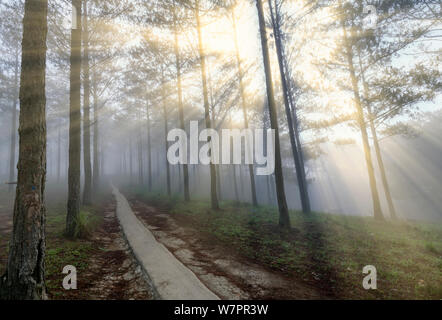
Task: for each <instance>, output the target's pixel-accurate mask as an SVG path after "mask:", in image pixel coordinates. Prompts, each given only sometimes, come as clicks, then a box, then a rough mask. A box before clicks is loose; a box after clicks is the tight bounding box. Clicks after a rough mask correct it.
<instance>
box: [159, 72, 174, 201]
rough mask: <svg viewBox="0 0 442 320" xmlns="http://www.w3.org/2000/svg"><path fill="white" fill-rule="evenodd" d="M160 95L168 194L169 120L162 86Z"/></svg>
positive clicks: (169, 187) (168, 192) (169, 193)
mask: <svg viewBox="0 0 442 320" xmlns="http://www.w3.org/2000/svg"><path fill="white" fill-rule="evenodd" d="M162 85H163V86H164V85H165V81H164V79H163V81H162ZM161 95H162V103H163V112H164V147H165V150H164V151H165V153H164V155H165V156H166V183H167V194H168V195H169V196H171V195H172V188H171V185H170V165H169V161H168V160H167V148H168V146H169V142H168V141H167V133H168V132H169V128H168V122H169V118H168V112H167V106H166V95H165V92H164V88H162V89H161Z"/></svg>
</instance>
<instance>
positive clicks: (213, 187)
mask: <svg viewBox="0 0 442 320" xmlns="http://www.w3.org/2000/svg"><path fill="white" fill-rule="evenodd" d="M199 11H200V10H199V0H196V1H195V17H196V29H197V33H198V52H199V56H200V67H201V76H202V83H203V98H204V112H205V122H206V128H207V129H210V128H211V127H212V125H211V119H210V110H209V93H208V89H207V74H206V57H205V54H204V48H203V39H202V31H201V21H200V12H199ZM208 142H209V143H211V138H210V137H209V139H208ZM210 199H211V204H212V209H213V210H218V209H219V202H218V196H217V191H216V170H215V164H214V163H212V162H210Z"/></svg>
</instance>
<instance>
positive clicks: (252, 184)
mask: <svg viewBox="0 0 442 320" xmlns="http://www.w3.org/2000/svg"><path fill="white" fill-rule="evenodd" d="M231 14H232V22H233V33H234V40H235V51H236V64H237V68H238V79H239V89H240V94H241V106H242V111H243V117H244V128H245V129H248V128H249V119H248V117H247V104H246V95H245V90H244V73H243V70H242V65H241V58H240V55H239V45H238V34H237V30H236V18H235V12H234V9H233V8H232V11H231ZM246 152H247V150H246ZM249 176H250V188H251V192H252V203H253V205H254V206H257V205H258V198H257V197H256V183H255V172H254V169H253V164H249Z"/></svg>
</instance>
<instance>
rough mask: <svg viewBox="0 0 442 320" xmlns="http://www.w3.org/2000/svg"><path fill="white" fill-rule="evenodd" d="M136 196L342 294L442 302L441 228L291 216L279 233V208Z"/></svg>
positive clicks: (326, 216) (317, 215)
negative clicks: (370, 281)
mask: <svg viewBox="0 0 442 320" xmlns="http://www.w3.org/2000/svg"><path fill="white" fill-rule="evenodd" d="M136 191H137V192H135V193H134V194H135V195H136V196H137V198H139V199H141V200H144V201H146V202H148V203H150V204H152V205H157V206H163V207H164V208H167V209H168V211H169V213H170V214H171V215H175V216H176V217H177V218H182V219H180V220H181V221H188V224H189V226H192V227H194V228H195V229H196V230H199V231H200V232H202V233H204V234H205V235H206V236H208V237H212V238H214V240H215V241H217V242H218V243H221V244H224V245H225V246H226V247H229V248H232V249H233V250H235V251H236V252H237V253H238V254H240V255H243V256H245V257H247V258H249V259H251V260H254V261H255V262H258V263H260V264H262V265H265V266H267V267H269V268H272V269H274V270H277V271H279V272H283V273H285V274H288V275H292V276H295V277H297V278H301V279H303V280H305V281H307V282H310V283H312V284H313V285H317V286H319V287H323V288H324V289H326V290H328V291H329V292H331V293H332V294H333V295H335V296H336V297H340V298H351V299H379V298H382V299H442V226H441V225H440V224H426V223H417V222H405V221H398V222H392V221H384V222H382V221H375V220H374V219H372V218H370V217H353V216H339V215H331V214H322V213H311V214H308V215H305V214H303V213H301V212H295V211H291V212H290V220H291V223H292V229H291V230H289V231H287V230H280V229H279V228H278V212H277V210H276V209H275V208H270V207H258V208H253V207H251V206H250V205H247V204H236V203H234V202H222V203H221V210H219V211H213V210H211V208H210V203H208V202H204V201H192V202H190V203H185V202H184V201H182V200H180V199H179V198H178V197H173V198H172V199H171V198H168V197H164V196H161V195H159V194H145V193H142V192H141V191H139V190H136ZM152 199H153V202H151V200H152ZM366 265H374V266H375V267H376V269H377V276H378V281H377V285H378V289H377V290H365V289H363V287H362V280H363V277H364V276H365V275H363V274H362V268H363V267H364V266H366Z"/></svg>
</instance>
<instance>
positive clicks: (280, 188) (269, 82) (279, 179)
mask: <svg viewBox="0 0 442 320" xmlns="http://www.w3.org/2000/svg"><path fill="white" fill-rule="evenodd" d="M256 7H257V9H258V20H259V30H260V35H261V45H262V55H263V60H264V70H265V76H266V87H267V99H268V104H269V115H270V124H271V128H272V129H273V130H275V180H276V195H277V199H278V208H279V226H280V227H282V228H290V217H289V210H288V207H287V201H286V198H285V190H284V178H283V173H282V160H281V146H280V141H279V126H278V117H277V112H276V103H275V95H274V92H273V79H272V70H271V66H270V54H269V47H268V43H267V32H266V24H265V19H264V9H263V6H262V0H256Z"/></svg>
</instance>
